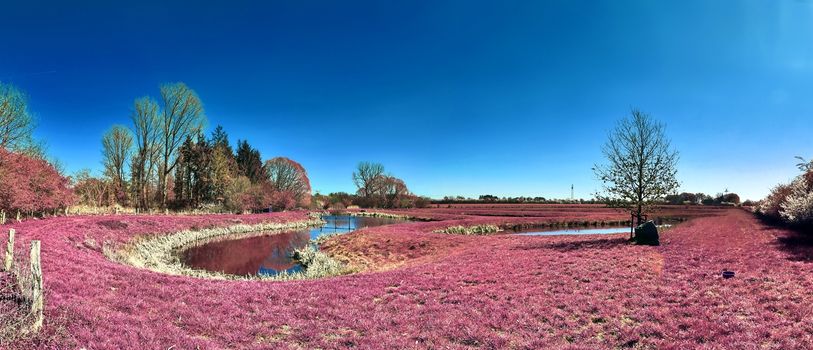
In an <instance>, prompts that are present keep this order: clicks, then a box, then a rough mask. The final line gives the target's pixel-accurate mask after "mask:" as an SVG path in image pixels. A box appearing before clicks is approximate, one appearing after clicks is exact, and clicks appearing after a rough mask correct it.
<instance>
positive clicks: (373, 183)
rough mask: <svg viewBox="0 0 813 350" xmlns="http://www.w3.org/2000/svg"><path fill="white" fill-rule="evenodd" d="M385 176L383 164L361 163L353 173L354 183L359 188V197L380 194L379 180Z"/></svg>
mask: <svg viewBox="0 0 813 350" xmlns="http://www.w3.org/2000/svg"><path fill="white" fill-rule="evenodd" d="M383 175H384V165H382V164H381V163H371V162H360V163H359V164H358V166H357V168H356V171H354V172H353V183H354V184H356V187H358V192H359V195H361V196H362V197H370V196H371V195H373V194H375V193H377V192H378V188H377V187H378V185H379V183H380V181H378V180H379V178H380V177H381V176H383Z"/></svg>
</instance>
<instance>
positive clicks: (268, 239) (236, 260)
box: [181, 215, 406, 275]
mask: <svg viewBox="0 0 813 350" xmlns="http://www.w3.org/2000/svg"><path fill="white" fill-rule="evenodd" d="M322 219H323V220H324V221H325V222H326V223H325V224H324V225H323V226H321V227H314V228H310V229H306V230H299V231H289V232H283V233H269V234H267V235H258V236H251V237H247V238H240V239H233V240H224V241H215V242H210V243H206V244H202V245H199V246H196V247H191V248H189V249H187V250H185V251H183V252H182V253H181V259H182V261H183V263H184V264H186V265H187V266H190V267H193V268H196V269H202V270H208V271H215V272H223V273H227V274H232V275H274V274H277V273H280V272H282V271H287V272H296V271H299V270H301V269H302V266H301V265H299V264H297V263H296V261H294V260H293V259H291V254H292V253H293V251H294V250H295V249H301V248H304V247H305V246H306V245H307V244H308V242H309V241H310V240H311V239H314V238H318V237H319V236H322V235H326V234H331V233H347V232H350V231H353V230H357V229H361V228H364V227H373V226H382V225H391V224H397V223H402V222H405V221H406V220H402V219H391V218H377V217H364V216H348V215H328V216H323V217H322Z"/></svg>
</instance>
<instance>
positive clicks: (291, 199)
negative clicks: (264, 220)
mask: <svg viewBox="0 0 813 350" xmlns="http://www.w3.org/2000/svg"><path fill="white" fill-rule="evenodd" d="M296 206H297V203H296V197H295V196H294V194H293V193H291V192H289V191H282V192H274V193H273V194H272V195H271V208H273V209H274V211H283V210H291V209H294V208H296Z"/></svg>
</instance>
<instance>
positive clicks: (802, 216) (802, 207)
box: [779, 176, 813, 225]
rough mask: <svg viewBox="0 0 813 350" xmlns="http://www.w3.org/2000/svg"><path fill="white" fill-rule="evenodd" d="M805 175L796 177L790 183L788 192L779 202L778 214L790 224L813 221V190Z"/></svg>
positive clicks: (804, 223) (803, 223)
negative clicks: (781, 201)
mask: <svg viewBox="0 0 813 350" xmlns="http://www.w3.org/2000/svg"><path fill="white" fill-rule="evenodd" d="M810 190H811V188H810V186H809V185H808V181H807V180H806V179H805V177H802V176H800V177H798V178H796V180H794V181H793V182H792V183H791V184H790V193H789V194H788V195H787V196H786V197H785V200H784V202H783V203H781V204H780V207H781V209H780V210H779V215H781V217H782V219H783V220H784V221H786V222H788V223H790V224H792V225H806V224H810V223H811V222H813V192H811V191H810Z"/></svg>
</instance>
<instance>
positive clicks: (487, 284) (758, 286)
mask: <svg viewBox="0 0 813 350" xmlns="http://www.w3.org/2000/svg"><path fill="white" fill-rule="evenodd" d="M385 212H386V213H388V214H391V215H405V216H410V217H418V218H423V219H426V220H431V221H416V222H410V223H404V224H397V225H390V226H382V227H375V228H367V229H362V230H359V231H355V232H353V233H350V234H346V235H339V236H336V237H333V238H331V239H329V240H328V241H327V242H325V243H324V244H323V246H322V250H323V251H325V252H327V253H328V254H329V255H331V256H332V257H334V258H335V259H337V260H340V261H342V262H344V263H346V264H348V265H349V266H352V267H353V269H354V271H357V272H356V273H354V274H349V275H343V276H337V277H330V278H323V279H315V280H298V281H283V282H280V281H257V280H236V281H232V280H217V279H207V278H197V277H190V276H184V275H170V274H164V273H158V272H154V271H150V270H147V269H142V268H137V267H133V266H130V265H127V264H123V263H120V262H116V261H113V260H111V259H109V258H108V257H107V256H106V255H105V251H109V250H111V249H119V248H121V247H126V246H127V244H131V243H132V242H133V241H138V240H141V239H143V237H147V236H150V237H154V236H156V235H170V234H172V233H175V232H179V231H183V230H186V229H192V230H202V229H209V228H216V227H230V226H234V225H237V224H241V225H246V224H248V225H256V224H260V223H285V222H298V221H304V220H308V219H309V214H308V212H306V211H294V212H284V213H271V214H267V213H266V214H252V215H198V216H150V215H107V216H77V217H57V218H50V219H44V220H29V221H24V222H22V223H13V224H6V225H3V226H1V227H0V228H2V230H3V231H4V232H5V231H6V230H7V229H8V228H12V227H13V228H15V229H16V230H17V232H18V236H17V245H18V247H26V246H27V244H28V242H29V241H30V240H33V239H37V240H41V241H42V247H43V248H42V264H43V274H44V279H45V282H44V283H45V288H46V294H45V305H46V306H45V315H46V317H45V325H44V328H43V329H42V331H41V332H40V333H38V334H37V335H35V336H26V337H17V338H15V339H13V340H11V341H10V342H7V343H6V344H3V347H5V348H43V347H49V348H81V347H86V348H88V349H120V348H175V349H188V348H250V349H267V348H291V349H301V348H347V347H362V348H380V349H389V348H452V349H464V348H472V347H475V348H571V349H581V348H584V349H589V348H596V347H601V348H624V347H630V348H664V349H670V348H674V349H679V348H680V349H685V348H754V347H761V348H774V349H789V348H809V347H813V339H811V336H810V334H813V315H811V313H810V312H809V305H810V302H811V301H813V292H811V291H813V288H812V287H813V285H811V284H812V283H811V279H810V278H809V275H808V274H806V273H805V271H807V270H808V269H809V266H810V265H809V263H810V257H813V254H812V253H811V251H810V250H808V249H806V248H804V247H805V246H804V245H799V244H797V243H798V242H799V241H798V239H799V238H797V237H796V236H795V234H794V233H793V232H792V231H788V230H785V229H781V228H774V227H769V226H765V225H763V224H762V223H760V222H759V221H758V220H757V219H756V218H755V217H754V216H753V214H751V213H750V212H747V211H746V210H743V209H739V208H722V207H699V206H675V207H662V208H659V209H658V211H657V212H658V213H660V214H661V215H671V216H682V217H687V218H689V220H688V221H687V222H684V223H681V224H679V225H676V226H674V227H672V228H670V229H669V230H667V231H664V232H663V233H662V237H661V246H657V247H652V246H638V245H632V244H629V243H628V241H627V235H625V234H615V235H587V236H547V237H529V236H515V235H507V234H492V235H481V236H468V235H455V234H443V233H435V232H434V231H436V230H440V229H443V228H445V227H449V226H457V225H460V226H473V225H486V224H491V225H499V226H503V227H506V226H512V225H541V224H547V225H551V224H553V223H558V225H594V224H595V225H601V223H602V222H613V221H623V220H628V217H627V215H625V214H623V213H621V212H619V211H616V210H614V209H609V208H605V207H601V206H581V205H514V206H509V205H496V206H488V205H466V206H454V207H451V208H449V207H441V208H428V209H412V210H389V211H385ZM0 243H5V240H3V241H2V242H0ZM724 269H730V270H732V271H735V272H736V277H735V278H732V279H723V278H722V277H721V276H720V272H721V271H722V270H724ZM11 278H12V277H11V276H9V275H8V274H3V275H1V276H0V279H2V280H3V281H7V280H9V279H11ZM2 292H3V295H2V298H0V300H2V301H0V305H2V306H3V307H2V310H3V311H2V312H0V318H3V320H2V321H3V322H4V324H10V322H13V321H14V320H15V319H17V318H19V317H21V314H22V313H23V311H22V310H16V309H15V308H14V306H13V305H14V303H13V300H14V298H15V296H14V293H15V291H14V290H11V289H7V288H6V289H3V291H2Z"/></svg>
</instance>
